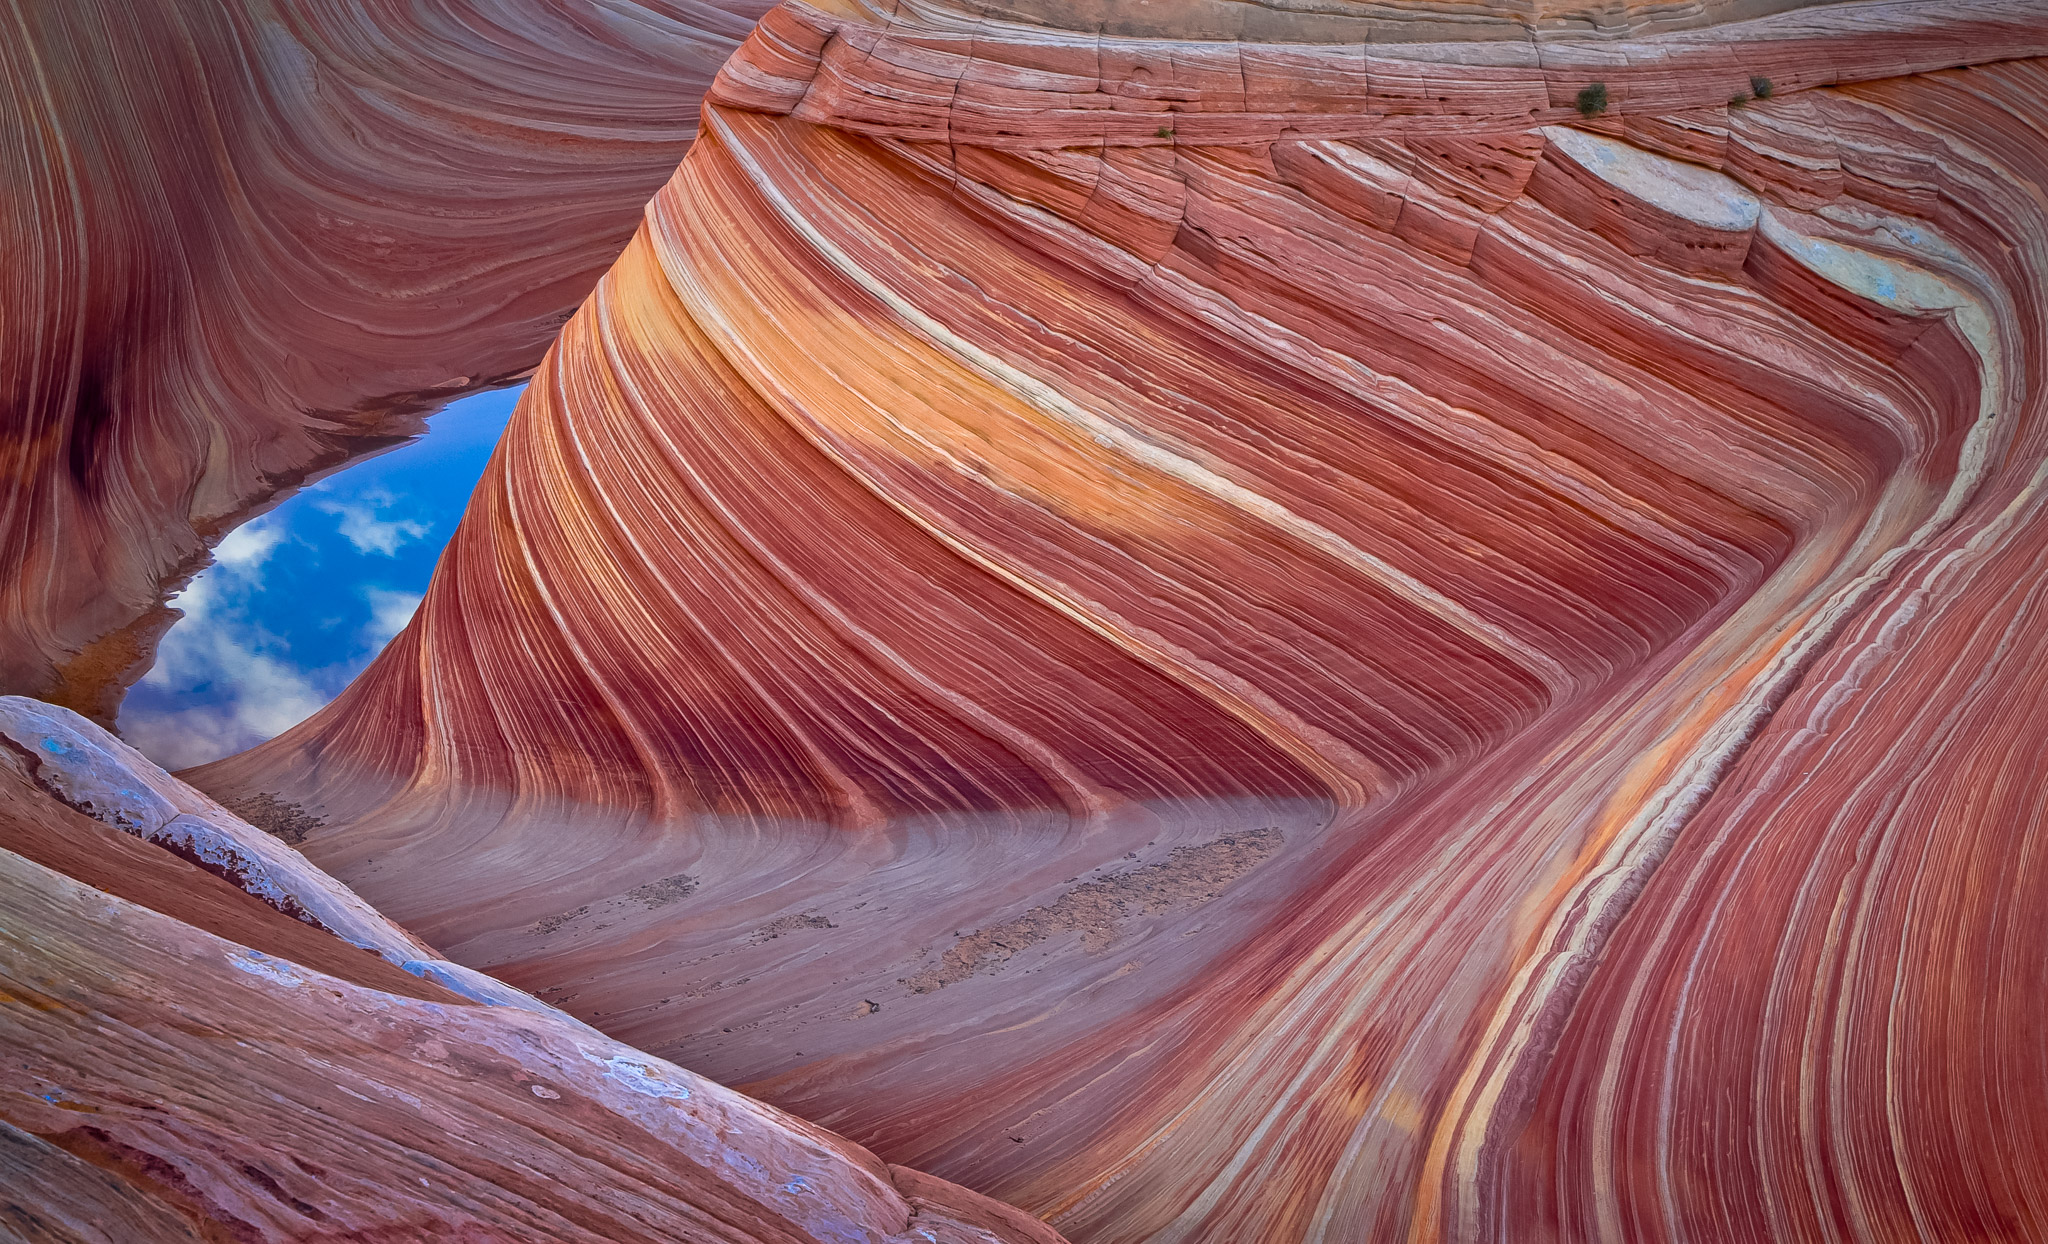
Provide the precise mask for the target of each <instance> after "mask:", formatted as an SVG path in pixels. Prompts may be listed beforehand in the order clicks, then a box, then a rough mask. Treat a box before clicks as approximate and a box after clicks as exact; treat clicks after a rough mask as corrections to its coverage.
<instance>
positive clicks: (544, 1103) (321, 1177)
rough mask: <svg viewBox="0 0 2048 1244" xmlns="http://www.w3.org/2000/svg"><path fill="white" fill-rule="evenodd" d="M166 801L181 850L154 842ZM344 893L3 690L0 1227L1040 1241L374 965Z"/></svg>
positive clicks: (599, 1042) (254, 833)
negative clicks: (227, 863) (229, 863)
mask: <svg viewBox="0 0 2048 1244" xmlns="http://www.w3.org/2000/svg"><path fill="white" fill-rule="evenodd" d="M166 813H175V815H174V816H172V817H171V821H170V824H172V825H175V824H178V823H185V824H186V825H188V826H189V827H190V828H191V830H192V831H193V832H197V833H199V834H201V835H202V836H203V837H204V840H205V843H206V844H207V845H205V846H201V847H199V848H198V849H196V850H195V849H194V845H193V844H194V842H195V841H197V839H195V838H194V836H193V832H188V833H186V834H185V835H184V836H183V837H182V838H181V839H179V845H178V846H177V847H176V848H175V850H176V851H177V852H178V853H179V854H186V855H190V856H191V857H192V862H187V861H185V860H181V859H180V858H178V854H173V853H172V852H171V851H166V850H163V849H162V848H161V847H160V846H157V845H150V841H156V842H159V843H162V842H165V841H167V839H166V837H165V829H166V826H165V824H164V823H162V822H160V821H159V819H158V818H159V817H160V816H161V815H162V814H166ZM131 835H132V836H131ZM173 836H175V834H174V835H173ZM223 851H225V852H227V853H229V854H230V855H232V856H233V858H235V859H236V860H238V861H239V863H238V864H237V865H236V866H235V867H223V866H222V859H223V855H222V852H223ZM351 902H354V900H353V896H351V895H348V894H347V892H346V891H345V890H342V889H341V888H340V887H339V886H337V885H335V883H334V882H333V881H332V880H331V879H329V878H327V877H325V876H323V875H321V874H319V873H318V872H317V870H315V869H313V868H312V867H311V866H310V865H307V864H306V863H305V861H304V860H303V859H300V858H299V857H298V856H297V855H296V853H294V852H292V851H290V849H289V848H286V847H283V846H281V845H279V844H277V843H274V842H271V841H269V840H268V839H266V838H265V837H264V835H263V834H262V833H261V832H260V831H258V830H256V829H254V828H252V827H251V826H249V825H248V824H246V823H244V822H242V821H240V820H239V819H237V818H235V817H234V816H232V815H230V814H228V813H226V812H225V811H224V810H222V809H221V808H220V807H219V806H218V805H216V804H214V803H212V801H210V800H208V799H206V798H205V797H204V796H202V795H200V794H198V792H196V791H193V790H191V789H190V788H189V787H185V786H183V785H182V784H180V783H178V782H175V781H173V780H172V779H170V778H169V777H168V776H167V775H165V774H163V773H162V772H161V771H158V770H156V769H154V768H153V766H150V765H149V763H148V761H146V760H144V759H143V758H142V757H141V756H139V755H138V754H136V753H135V752H133V751H131V750H129V749H127V748H124V747H122V746H121V745H120V744H119V743H118V742H116V741H114V740H113V739H111V738H109V737H108V736H107V735H106V734H105V733H104V732H101V731H98V730H96V729H94V728H93V727H92V726H91V725H89V724H87V723H86V722H85V721H84V720H83V719H81V718H78V717H76V716H73V715H71V714H68V713H65V712H63V711H62V710H51V709H50V708H49V707H48V706H46V705H38V704H35V703H34V702H33V701H27V700H22V699H19V698H15V697H5V698H0V911H4V912H5V913H6V920H5V921H4V923H0V1045H4V1048H5V1049H6V1050H7V1057H6V1059H5V1060H4V1062H0V1231H4V1232H5V1234H6V1235H7V1237H8V1238H9V1239H20V1240H30V1241H35V1242H37V1244H55V1242H59V1241H65V1242H68V1241H79V1242H84V1241H94V1242H97V1244H113V1242H116V1241H118V1242H120V1244H140V1242H145V1241H148V1242H154V1241H176V1240H202V1239H203V1240H222V1239H233V1240H250V1241H300V1240H333V1239H380V1240H383V1239H389V1240H401V1239H402V1240H429V1239H431V1240H456V1239H461V1240H506V1241H511V1240H531V1241H548V1242H549V1244H556V1242H560V1241H590V1242H591V1244H598V1242H600V1241H601V1242H603V1244H623V1242H625V1241H646V1242H647V1244H656V1242H660V1244H669V1242H671V1241H678V1240H690V1241H707V1242H709V1241H730V1242H732V1244H756V1242H758V1244H768V1242H770V1241H774V1242H776V1244H797V1242H799V1241H805V1242H808V1241H819V1242H823V1241H832V1242H834V1244H853V1242H855V1241H858V1242H860V1244H940V1242H944V1244H1060V1237H1059V1236H1058V1234H1057V1233H1055V1232H1054V1231H1052V1230H1051V1229H1050V1228H1047V1227H1046V1226H1044V1225H1043V1224H1042V1223H1039V1222H1036V1221H1035V1220H1032V1219H1030V1218H1027V1217H1026V1216H1024V1215H1023V1214H1020V1213H1018V1212H1017V1211H1016V1210H1014V1209H1011V1208H1010V1207H1008V1206H1005V1205H1001V1204H998V1203H996V1202H994V1201H990V1200H988V1199H987V1198H985V1197H981V1196H977V1195H976V1194H974V1193H971V1192H968V1191H967V1190H965V1189H963V1188H959V1187H956V1186H954V1185H952V1184H949V1183H947V1182H945V1181H944V1180H940V1179H934V1178H932V1177H931V1176H928V1175H923V1174H920V1173H918V1172H916V1171H909V1170H903V1169H901V1168H893V1167H889V1166H887V1165H885V1164H884V1163H882V1162H880V1161H878V1160H876V1158H875V1157H874V1155H872V1154H870V1153H868V1152H867V1151H865V1150H863V1149H861V1148H859V1147H858V1146H855V1145H850V1144H848V1143H847V1142H845V1141H843V1140H841V1139H840V1138H838V1137H837V1136H833V1135H831V1134H830V1133H828V1132H825V1131H822V1130H820V1129H818V1128H815V1127H812V1126H810V1125H808V1124H805V1123H802V1122H800V1121H798V1120H796V1119H793V1118H790V1117H789V1116H787V1115H784V1114H782V1113H781V1112H780V1111H777V1110H773V1109H770V1108H768V1107H765V1106H762V1105H761V1104H759V1103H758V1102H754V1101H750V1100H748V1099H747V1098H745V1097H742V1096H740V1095H739V1094H737V1093H734V1092H732V1091H730V1090H728V1089H724V1088H721V1087H719V1086H718V1085H716V1084H713V1083H711V1082H709V1081H707V1080H704V1079H702V1078H700V1077H698V1076H694V1075H691V1074H690V1073H689V1072H686V1071H683V1070H682V1069H681V1068H678V1067H675V1066H672V1065H670V1064H668V1063H665V1062H663V1061H661V1060H660V1059H657V1058H652V1057H650V1056H648V1055H646V1054H642V1053H641V1052H639V1051H638V1050H634V1049H631V1048H630V1047H627V1046H623V1045H620V1044H618V1043H617V1042H615V1041H611V1040H609V1039H607V1038H605V1037H603V1036H602V1035H600V1034H598V1033H596V1032H594V1031H592V1030H591V1029H589V1028H586V1027H584V1026H583V1025H581V1024H579V1023H577V1022H576V1021H574V1020H572V1019H570V1018H569V1017H568V1016H566V1015H564V1014H562V1013H560V1012H558V1011H555V1010H553V1009H552V1008H549V1007H545V1006H543V1005H541V1004H540V1003H538V1002H536V1001H534V1000H533V999H532V998H527V997H523V996H507V995H513V994H515V993H516V991H509V990H503V987H502V986H499V987H498V989H499V990H501V991H503V992H502V993H498V994H494V993H492V992H490V991H488V990H486V991H484V992H474V991H468V990H467V989H466V986H465V978H464V974H463V973H462V971H461V969H456V968H454V965H452V964H450V965H444V966H445V967H447V968H450V969H454V971H453V973H452V975H451V974H450V973H448V972H444V971H442V970H440V969H439V968H437V967H435V966H434V965H431V964H423V963H421V962H419V961H417V960H408V961H407V962H405V963H404V965H403V969H402V970H401V967H400V966H399V965H398V964H397V963H396V962H394V961H395V960H398V959H401V958H405V957H406V956H407V954H408V953H410V952H417V953H418V954H431V952H430V951H427V950H426V948H424V947H422V946H419V945H418V943H416V942H414V941H412V939H411V938H410V937H409V935H407V934H406V933H405V932H404V931H403V930H402V929H398V928H396V927H395V926H392V925H390V923H389V922H388V921H384V920H383V919H382V918H381V917H380V916H378V915H377V914H376V913H375V912H372V911H370V910H369V909H367V908H364V907H362V906H361V904H360V903H359V902H354V908H355V910H353V912H348V911H343V910H341V909H342V908H346V907H347V905H348V904H349V903H351ZM288 912H290V913H293V914H287V913H288ZM328 922H333V924H334V925H335V926H337V927H335V928H333V929H330V928H329V927H328ZM345 938H347V939H351V940H358V942H359V944H361V943H363V942H368V943H371V944H370V945H367V946H365V948H367V949H372V950H375V951H377V952H378V953H374V954H369V955H366V954H363V953H362V951H361V950H360V949H357V948H356V947H353V946H350V945H349V944H348V941H346V940H344V939H345ZM386 956H388V958H387V957H386ZM438 981H452V982H453V985H454V986H455V989H456V991H451V989H450V988H444V987H443V985H442V984H441V983H437V982H438ZM478 1002H482V1003H484V1005H476V1003H478Z"/></svg>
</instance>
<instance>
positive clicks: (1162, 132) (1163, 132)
mask: <svg viewBox="0 0 2048 1244" xmlns="http://www.w3.org/2000/svg"><path fill="white" fill-rule="evenodd" d="M1152 137H1154V138H1172V137H1173V131H1172V130H1170V129H1167V128H1166V127H1165V126H1163V125H1162V126H1160V127H1159V128H1158V129H1157V130H1154V131H1153V132H1152Z"/></svg>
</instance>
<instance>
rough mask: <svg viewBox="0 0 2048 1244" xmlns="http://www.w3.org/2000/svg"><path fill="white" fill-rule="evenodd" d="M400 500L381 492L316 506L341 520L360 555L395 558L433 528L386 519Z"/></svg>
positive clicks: (407, 520)
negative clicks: (386, 511)
mask: <svg viewBox="0 0 2048 1244" xmlns="http://www.w3.org/2000/svg"><path fill="white" fill-rule="evenodd" d="M397 501H398V498H396V497H394V496H392V495H391V494H390V493H388V492H385V491H384V490H383V489H381V488H372V489H369V490H368V491H366V492H363V493H361V494H359V495H358V496H357V497H356V499H355V500H353V501H329V500H324V499H323V500H320V501H317V502H315V503H314V505H315V506H316V508H318V509H319V510H320V511H322V512H323V513H327V514H336V515H339V516H340V517H341V535H342V538H343V539H345V540H347V541H348V542H349V543H350V544H352V545H354V546H355V550H356V552H358V553H382V554H383V555H384V556H386V557H394V556H396V555H397V553H398V550H399V549H400V548H402V547H404V545H405V544H406V543H407V542H408V541H412V540H420V539H424V538H425V537H426V534H427V532H428V531H430V530H431V528H430V527H429V526H428V525H427V524H426V523H422V522H420V521H418V520H417V519H411V518H385V517H383V511H384V510H386V509H389V508H390V507H391V506H392V505H395V504H396V503H397Z"/></svg>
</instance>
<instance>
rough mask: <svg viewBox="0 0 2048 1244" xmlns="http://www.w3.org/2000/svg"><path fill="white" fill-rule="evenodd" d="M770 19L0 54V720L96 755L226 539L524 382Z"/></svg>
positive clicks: (187, 36)
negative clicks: (440, 417)
mask: <svg viewBox="0 0 2048 1244" xmlns="http://www.w3.org/2000/svg"><path fill="white" fill-rule="evenodd" d="M767 7H768V3H767V0H727V2H725V3H697V2H694V0H645V2H634V3H612V2H609V0H608V2H607V3H604V4H589V5H577V4H570V5H553V4H519V5H498V4H488V3H471V2H467V0H465V2H461V3H452V4H434V5H416V4H410V3H399V2H397V0H371V2H370V3H353V2H344V0H248V2H247V3H242V2H240V0H237V2H234V3H217V2H216V0H105V2H102V0H62V2H60V3H27V4H17V5H15V6H12V8H11V9H10V11H9V13H8V15H7V16H6V17H5V19H4V22H0V131H4V133H5V134H6V136H7V137H6V140H5V141H4V142H0V184H4V185H5V187H6V190H5V193H4V194H0V277H4V283H0V324H4V325H5V330H4V331H0V433H4V443H5V449H4V451H0V452H4V457H0V479H4V480H5V481H6V495H5V504H4V508H0V566H4V574H0V692H7V693H21V694H29V695H35V696H39V697H42V698H44V699H48V700H54V701H58V702H61V703H64V704H67V705H70V706H71V707H74V708H77V709H79V710H80V711H82V712H84V713H86V714H87V715H89V716H92V717H94V718H95V719H97V720H99V721H101V722H103V723H106V724H111V723H112V721H113V719H114V713H115V710H116V709H117V708H118V706H119V703H120V697H121V694H122V692H123V691H124V690H125V689H126V688H127V687H128V686H129V685H130V684H131V683H132V682H133V681H134V680H135V678H137V677H139V676H140V675H141V673H142V672H143V671H144V670H145V669H147V668H148V664H149V660H150V658H151V656H152V655H153V653H154V651H155V647H156V641H157V638H158V637H159V636H160V635H161V634H162V632H163V629H164V628H165V627H166V626H168V625H169V624H170V623H171V622H172V621H173V620H174V618H175V615H173V614H171V613H169V612H167V611H166V610H164V609H163V608H162V604H161V602H162V601H163V599H164V595H165V592H166V590H167V588H169V587H170V586H173V585H175V583H176V582H177V581H179V580H180V579H182V578H184V577H186V576H188V575H189V574H190V573H191V572H192V571H194V570H196V569H197V568H198V567H199V566H200V565H201V564H202V563H203V561H204V559H205V555H206V549H207V548H208V547H209V546H211V545H212V544H213V543H215V542H216V541H218V540H219V538H220V537H221V536H222V535H223V534H225V533H226V531H227V530H228V529H229V528H230V527H232V526H233V525H234V524H235V523H237V522H239V521H240V520H241V519H243V518H245V517H247V516H248V514H249V513H250V512H251V511H252V509H255V508H259V507H261V506H263V505H264V504H266V503H268V502H269V501H270V500H272V499H273V498H274V497H275V496H277V495H278V493H279V491H280V490H281V489H287V488H290V487H293V486H296V485H298V484H299V483H301V482H303V481H305V480H306V479H307V478H309V477H310V476H313V475H317V474H321V473H324V472H326V471H328V470H331V469H333V468H334V467H335V466H337V465H338V464H340V463H342V462H344V461H347V460H349V459H351V458H354V457H357V456H360V455H362V454H364V453H368V452H373V451H375V450H377V449H381V448H386V447H389V446H391V445H393V444H396V443H398V442H399V441H400V440H401V439H403V438H404V437H407V436H410V435H413V434H416V433H418V432H419V431H420V430H421V429H422V427H423V426H424V425H423V421H422V416H423V415H424V414H425V413H426V412H428V411H431V410H433V409H434V408H436V407H438V406H439V405H441V404H442V403H443V402H445V401H447V400H448V399H449V398H451V397H454V396H456V395H458V394H460V393H462V392H464V391H466V390H470V389H473V388H478V387H485V386H490V385H497V384H503V383H506V382H508V381H510V380H512V379H515V378H517V377H518V376H520V375H523V374H524V373H525V372H527V371H528V370H530V369H531V368H532V367H533V365H534V363H535V362H536V361H538V360H539V358H540V356H541V353H542V351H543V350H544V349H545V348H546V346H547V344H548V342H549V341H550V340H551V339H552V338H553V336H554V334H555V332H556V330H557V329H559V328H560V327H561V324H562V321H563V319H564V318H566V316H567V315H568V313H569V312H570V311H572V310H573V309H574V308H575V306H576V304H577V303H578V302H580V301H581V300H582V299H583V297H584V296H585V295H586V294H588V293H589V292H590V288H591V286H592V285H593V284H594V283H595V282H596V280H597V278H598V276H599V275H600V274H601V273H602V272H603V271H604V269H605V267H606V266H607V265H608V264H610V263H611V261H612V260H613V258H615V257H616V256H617V254H618V249H619V247H620V246H621V245H622V244H623V243H624V242H625V241H626V239H627V238H628V237H630V236H631V234H632V231H633V227H634V225H635V223H636V222H637V220H638V216H639V211H640V206H641V204H642V203H643V202H645V201H646V199H647V196H648V195H649V194H650V193H652V192H653V191H654V189H655V188H656V187H658V186H659V185H660V184H661V182H662V180H663V179H664V178H666V177H667V176H668V175H669V173H670V172H671V171H672V170H673V169H674V167H675V163H676V161H677V160H678V159H680V158H681V156H682V153H683V152H684V151H685V150H686V149H687V148H688V146H689V143H690V140H691V138H692V137H693V136H694V135H695V133H696V128H697V102H698V99H699V98H700V97H701V95H702V94H703V91H704V89H705V87H706V86H707V85H708V84H709V82H710V81H711V78H712V75H713V74H714V73H716V72H717V69H718V66H719V64H720V63H721V62H722V61H723V60H725V58H726V57H727V55H728V54H729V53H730V52H731V51H732V50H733V48H734V47H735V46H736V45H737V44H738V42H739V41H740V40H741V39H742V38H744V37H745V35H746V33H747V31H748V29H749V28H750V27H751V26H752V25H753V23H754V21H755V20H756V19H757V18H759V16H760V15H761V13H762V12H763V11H764V10H765V9H766V8H767Z"/></svg>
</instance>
